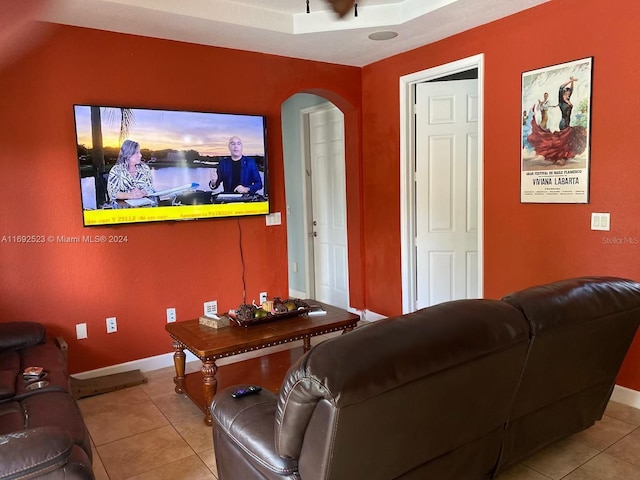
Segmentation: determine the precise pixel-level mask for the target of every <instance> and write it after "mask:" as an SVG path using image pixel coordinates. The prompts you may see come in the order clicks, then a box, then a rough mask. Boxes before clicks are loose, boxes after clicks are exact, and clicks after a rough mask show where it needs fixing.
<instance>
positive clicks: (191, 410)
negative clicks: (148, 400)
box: [153, 392, 203, 423]
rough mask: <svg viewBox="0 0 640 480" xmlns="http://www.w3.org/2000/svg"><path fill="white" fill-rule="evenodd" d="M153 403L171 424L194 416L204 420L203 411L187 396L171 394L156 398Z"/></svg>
mask: <svg viewBox="0 0 640 480" xmlns="http://www.w3.org/2000/svg"><path fill="white" fill-rule="evenodd" d="M153 403H154V404H155V405H156V406H157V407H158V409H159V410H160V411H161V412H162V414H163V415H164V416H165V417H167V419H168V420H169V421H170V422H171V423H174V422H177V421H180V420H183V419H185V418H189V417H193V416H199V417H200V420H202V416H203V413H202V410H200V407H198V406H196V404H195V403H193V402H192V401H191V399H189V397H187V396H186V395H185V394H178V393H174V392H171V393H169V394H168V395H163V396H159V397H156V398H154V399H153Z"/></svg>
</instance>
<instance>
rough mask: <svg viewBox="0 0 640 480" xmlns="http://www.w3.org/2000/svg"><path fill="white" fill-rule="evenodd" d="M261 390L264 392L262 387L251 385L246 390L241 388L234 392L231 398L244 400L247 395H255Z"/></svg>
mask: <svg viewBox="0 0 640 480" xmlns="http://www.w3.org/2000/svg"><path fill="white" fill-rule="evenodd" d="M260 390H262V387H259V386H257V385H249V386H248V387H246V388H239V389H238V390H236V391H235V392H233V393H232V394H231V396H232V397H233V398H242V397H246V396H247V395H253V394H254V393H258V392H259V391H260Z"/></svg>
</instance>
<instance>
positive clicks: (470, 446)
mask: <svg viewBox="0 0 640 480" xmlns="http://www.w3.org/2000/svg"><path fill="white" fill-rule="evenodd" d="M528 343H529V328H528V325H527V323H526V321H525V320H524V318H523V317H522V314H521V313H520V312H518V310H516V309H515V308H513V307H512V306H510V305H508V304H506V303H505V302H500V301H497V300H460V301H454V302H448V303H444V304H440V305H437V306H434V307H430V308H426V309H423V310H420V311H417V312H414V313H411V314H408V315H403V316H400V317H396V318H391V319H385V320H381V321H378V322H376V323H375V324H372V325H369V326H366V327H362V328H359V329H356V330H355V331H353V332H350V333H349V334H346V335H342V336H340V337H336V338H333V339H331V340H328V341H325V342H322V343H321V344H319V345H317V346H315V347H314V348H312V350H311V351H310V352H309V353H308V354H307V355H305V356H303V357H302V358H301V359H300V361H299V362H298V363H297V364H295V365H293V366H292V367H291V368H290V370H289V372H288V374H287V376H286V377H285V380H284V382H283V384H282V388H281V391H280V394H279V398H278V406H277V411H276V439H275V440H276V450H277V452H278V453H279V454H280V455H281V456H283V457H287V458H297V459H298V467H299V472H300V476H301V478H304V479H305V480H310V479H318V478H322V479H345V478H366V479H368V480H375V479H389V478H407V479H408V478H427V474H428V475H432V474H433V475H434V477H433V478H437V476H438V474H440V472H445V473H447V474H448V478H467V479H473V478H486V476H487V472H489V471H490V470H491V469H492V468H493V467H494V466H495V462H496V459H497V458H498V455H499V450H500V446H501V440H502V434H503V427H504V423H505V421H506V418H507V415H508V411H509V409H510V407H511V403H512V400H513V396H514V394H515V389H516V387H517V384H518V381H519V379H520V375H521V370H522V366H523V363H524V360H525V356H526V352H527V349H528ZM455 469H460V472H459V474H458V475H457V476H456V474H455ZM452 471H453V472H454V474H453V475H452V473H451V472H452ZM479 472H481V474H480V473H479ZM429 478H431V477H429Z"/></svg>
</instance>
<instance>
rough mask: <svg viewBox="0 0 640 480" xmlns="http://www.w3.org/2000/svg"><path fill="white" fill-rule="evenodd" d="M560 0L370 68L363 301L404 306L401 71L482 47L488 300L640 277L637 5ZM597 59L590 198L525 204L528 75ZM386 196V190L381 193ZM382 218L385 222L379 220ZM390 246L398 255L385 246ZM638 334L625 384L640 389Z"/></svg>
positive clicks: (387, 309) (376, 306) (395, 309)
mask: <svg viewBox="0 0 640 480" xmlns="http://www.w3.org/2000/svg"><path fill="white" fill-rule="evenodd" d="M616 6H618V7H620V8H621V9H620V12H621V13H620V14H616V15H612V13H611V3H610V2H603V1H602V0H553V1H552V2H549V3H546V4H544V5H542V6H539V7H536V8H534V9H531V10H528V11H525V12H523V13H521V14H518V15H514V16H511V17H508V18H506V19H503V20H501V21H498V22H494V23H491V24H488V25H485V26H482V27H479V28H476V29H474V30H471V31H468V32H465V33H462V34H460V35H457V36H454V37H451V38H448V39H445V40H443V41H441V42H438V43H435V44H432V45H428V46H425V47H422V48H420V49H417V50H414V51H412V52H409V53H406V54H402V55H398V56H395V57H392V58H389V59H386V60H384V61H381V62H378V63H375V64H373V65H370V66H367V67H366V68H364V70H363V98H362V106H363V128H362V131H363V159H365V161H364V167H363V168H364V205H365V210H364V226H365V233H364V235H365V238H366V241H367V250H366V254H365V269H366V272H367V291H366V299H365V303H366V305H367V308H368V309H370V310H373V311H376V312H379V313H382V314H386V315H392V314H398V313H400V312H401V310H402V304H401V298H402V297H401V274H400V250H399V244H400V232H399V224H400V223H399V209H400V205H399V133H400V132H399V105H398V103H399V102H398V99H399V84H398V79H399V77H401V76H403V75H406V74H409V73H413V72H418V71H422V70H425V69H428V68H430V67H434V66H438V65H441V64H445V63H449V62H452V61H455V60H458V59H461V58H466V57H470V56H473V55H476V54H479V53H484V59H485V64H484V67H485V79H484V80H485V91H484V94H485V95H484V106H485V109H484V129H485V130H484V132H485V133H484V162H485V168H484V178H485V185H484V188H485V191H484V247H485V250H484V260H485V265H484V271H485V275H484V282H485V291H484V294H485V296H486V297H494V298H495V297H500V296H502V295H504V294H506V293H508V292H510V291H514V290H516V289H520V288H525V287H527V286H530V285H534V284H539V283H544V282H548V281H553V280H557V279H561V278H566V277H573V276H578V275H616V276H623V277H630V278H633V279H637V280H640V262H639V261H638V258H640V244H638V243H626V244H624V243H623V244H618V245H612V244H606V243H605V241H604V240H603V238H604V237H618V238H630V239H632V241H636V242H637V240H638V239H639V238H640V222H639V221H638V213H639V211H638V208H639V207H638V205H639V204H640V188H638V182H640V163H638V162H637V161H636V160H635V152H636V150H637V145H638V143H637V139H636V134H635V133H636V132H638V131H640V117H639V116H638V115H636V113H637V111H638V106H639V105H638V104H639V100H638V98H637V95H635V92H637V84H638V80H639V79H640V63H638V61H637V59H636V58H635V57H636V56H635V55H633V54H632V53H631V52H630V50H629V48H631V46H632V45H637V44H638V43H640V29H638V23H637V19H638V18H640V3H638V2H635V1H632V0H625V1H620V2H616ZM588 56H593V57H594V63H593V65H594V74H593V99H592V128H591V160H592V169H591V189H590V203H589V204H588V205H538V204H536V205H534V204H526V205H523V204H521V203H520V196H519V195H520V190H519V189H520V183H519V182H520V180H519V178H520V166H519V162H520V138H521V137H520V117H521V113H522V112H521V111H520V110H521V109H520V102H521V100H520V89H521V75H522V72H524V71H528V70H533V69H536V68H540V67H544V66H548V65H553V64H557V63H563V62H567V61H570V60H575V59H579V58H584V57H588ZM383 193H384V194H383ZM591 212H611V225H612V229H611V231H610V232H607V233H604V234H603V232H595V231H591V230H590V228H589V225H590V215H591ZM381 220H382V225H381ZM634 239H635V240H634ZM389 248H393V249H396V251H397V255H389V254H388V252H389ZM639 365H640V336H638V337H636V341H635V343H634V345H633V347H632V349H631V351H630V353H629V355H628V356H627V360H626V362H625V365H624V367H623V370H622V373H621V375H620V383H621V384H623V385H625V386H629V387H630V388H634V389H636V390H640V367H639Z"/></svg>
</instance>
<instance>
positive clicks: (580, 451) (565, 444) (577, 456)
mask: <svg viewBox="0 0 640 480" xmlns="http://www.w3.org/2000/svg"><path fill="white" fill-rule="evenodd" d="M598 453H600V452H599V450H597V449H595V448H593V447H590V446H588V445H585V444H584V443H580V442H578V441H576V440H573V439H571V438H569V439H565V440H561V441H559V442H557V443H554V444H553V445H550V446H549V447H547V448H545V449H544V450H542V451H541V452H539V453H537V454H535V455H534V456H533V457H531V458H529V459H528V460H526V461H524V462H522V463H523V464H524V465H526V466H527V467H529V468H531V469H533V470H535V471H536V472H539V473H541V474H543V475H546V476H547V477H549V478H552V479H554V480H559V479H561V478H562V477H564V476H565V475H567V474H569V473H570V472H572V471H573V470H575V469H576V468H578V467H579V466H580V465H582V464H584V463H586V462H587V461H588V460H590V459H591V458H593V457H595V456H596V455H597V454H598Z"/></svg>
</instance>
